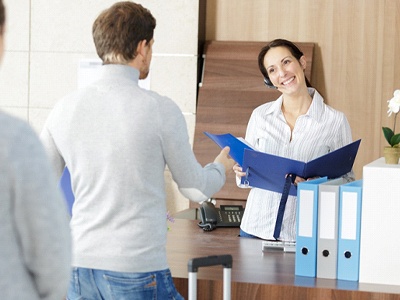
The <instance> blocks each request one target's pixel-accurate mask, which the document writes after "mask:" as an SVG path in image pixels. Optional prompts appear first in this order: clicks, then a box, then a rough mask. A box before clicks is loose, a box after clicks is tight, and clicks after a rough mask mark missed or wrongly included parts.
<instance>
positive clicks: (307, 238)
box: [295, 177, 328, 277]
mask: <svg viewBox="0 0 400 300" xmlns="http://www.w3.org/2000/svg"><path fill="white" fill-rule="evenodd" d="M327 180H328V179H327V177H322V178H318V179H314V180H310V181H304V182H300V183H299V184H298V186H297V207H296V215H297V218H296V256H295V275H297V276H306V277H316V275H317V227H318V187H319V184H320V183H322V182H326V181H327Z"/></svg>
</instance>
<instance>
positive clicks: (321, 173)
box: [204, 132, 361, 196]
mask: <svg viewBox="0 0 400 300" xmlns="http://www.w3.org/2000/svg"><path fill="white" fill-rule="evenodd" d="M204 134H205V135H206V136H208V137H209V138H210V139H211V140H213V141H214V142H215V143H216V144H217V145H218V146H219V147H220V148H224V147H225V146H229V147H230V148H231V149H230V152H229V155H230V156H231V157H232V158H233V159H234V160H235V161H236V162H237V163H238V164H239V165H241V166H242V168H243V171H245V172H246V173H247V176H246V177H242V184H246V185H249V186H251V187H258V188H261V189H265V190H270V191H273V192H278V193H281V192H282V190H283V186H284V184H285V177H286V175H287V174H295V175H297V176H300V177H302V178H313V177H325V176H327V177H328V178H329V179H333V178H337V177H340V176H343V175H345V174H347V173H348V172H350V171H351V169H352V168H353V164H354V161H355V159H356V155H357V152H358V148H359V146H360V142H361V140H357V141H355V142H352V143H350V144H348V145H346V146H344V147H342V148H339V149H336V150H335V151H332V152H329V153H327V154H325V155H322V156H320V157H318V158H316V159H313V160H311V161H309V162H307V163H306V162H302V161H298V160H294V159H290V158H285V157H281V156H277V155H272V154H268V153H264V152H259V151H256V150H254V149H252V148H251V147H250V146H249V145H247V144H246V143H244V142H243V141H241V140H239V139H238V138H236V137H235V136H233V135H232V134H230V133H226V134H219V135H216V134H211V133H209V132H204ZM289 194H290V195H292V196H295V195H296V194H297V190H296V187H295V186H294V185H292V186H291V188H290V192H289Z"/></svg>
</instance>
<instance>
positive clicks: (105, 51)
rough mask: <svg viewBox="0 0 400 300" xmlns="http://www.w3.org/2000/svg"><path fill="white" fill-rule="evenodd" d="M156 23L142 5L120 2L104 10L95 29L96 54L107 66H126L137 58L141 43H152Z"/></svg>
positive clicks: (94, 25) (96, 21) (93, 31)
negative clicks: (138, 47) (111, 64)
mask: <svg viewBox="0 0 400 300" xmlns="http://www.w3.org/2000/svg"><path fill="white" fill-rule="evenodd" d="M155 27H156V20H155V18H154V17H153V15H152V14H151V13H150V11H149V10H148V9H146V8H144V7H143V6H142V5H140V4H136V3H133V2H129V1H125V2H118V3H115V4H114V5H112V6H111V7H110V8H108V9H106V10H104V11H103V12H102V13H101V14H100V15H99V16H98V17H97V19H96V20H95V22H94V24H93V28H92V34H93V40H94V44H95V46H96V51H97V54H98V55H99V57H100V58H101V59H102V60H103V63H104V64H110V63H117V64H126V63H127V62H129V61H131V60H132V59H134V58H135V56H136V54H137V53H136V49H137V46H138V44H139V42H141V41H143V40H146V42H147V43H149V42H150V41H151V39H152V38H153V34H154V28H155Z"/></svg>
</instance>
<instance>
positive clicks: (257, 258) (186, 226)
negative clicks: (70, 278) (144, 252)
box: [167, 219, 400, 300]
mask: <svg viewBox="0 0 400 300" xmlns="http://www.w3.org/2000/svg"><path fill="white" fill-rule="evenodd" d="M197 223H198V221H197V220H189V219H175V222H174V223H168V225H169V227H170V230H169V231H168V238H167V254H168V262H169V265H170V269H171V272H172V276H173V278H174V282H175V285H176V287H177V289H178V290H179V292H180V293H181V294H182V295H183V296H184V297H185V298H186V299H187V295H188V268H187V263H188V261H189V259H192V258H195V257H202V256H209V255H221V254H231V255H232V257H233V265H232V299H246V300H252V299H274V300H279V299H282V300H289V299H296V300H299V299H340V300H342V299H345V300H347V299H348V300H356V299H357V300H365V299H367V300H368V299H371V300H372V299H374V300H389V299H390V300H394V299H400V286H393V285H384V284H363V283H358V282H351V281H339V280H330V279H322V278H308V277H300V276H295V275H294V262H295V254H294V253H285V252H281V251H270V252H263V251H262V247H261V244H262V241H261V240H258V239H250V238H239V237H238V234H239V228H217V229H216V230H214V231H211V232H205V231H203V230H202V229H201V228H199V227H198V226H197ZM399 276H400V270H399ZM197 277H198V281H197V291H198V293H197V295H198V299H200V300H202V299H204V300H210V299H222V286H223V268H222V266H216V267H206V268H200V269H199V272H198V276H197Z"/></svg>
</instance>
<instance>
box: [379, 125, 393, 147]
mask: <svg viewBox="0 0 400 300" xmlns="http://www.w3.org/2000/svg"><path fill="white" fill-rule="evenodd" d="M382 130H383V135H384V136H385V139H386V141H387V142H388V143H389V145H390V146H392V147H393V145H392V143H391V139H392V137H393V135H394V132H393V130H392V129H390V128H389V127H382Z"/></svg>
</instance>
